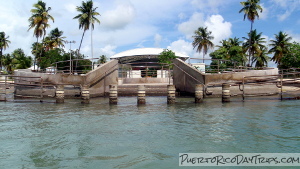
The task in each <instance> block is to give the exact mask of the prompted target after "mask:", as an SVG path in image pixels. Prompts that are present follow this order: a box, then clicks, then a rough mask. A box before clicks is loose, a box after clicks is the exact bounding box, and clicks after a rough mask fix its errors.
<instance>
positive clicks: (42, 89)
mask: <svg viewBox="0 0 300 169" xmlns="http://www.w3.org/2000/svg"><path fill="white" fill-rule="evenodd" d="M43 93H44V81H43V78H41V99H43Z"/></svg>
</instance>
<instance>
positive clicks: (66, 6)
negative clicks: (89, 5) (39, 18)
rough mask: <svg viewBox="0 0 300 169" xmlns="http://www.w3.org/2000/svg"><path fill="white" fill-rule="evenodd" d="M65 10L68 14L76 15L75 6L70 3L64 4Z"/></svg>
mask: <svg viewBox="0 0 300 169" xmlns="http://www.w3.org/2000/svg"><path fill="white" fill-rule="evenodd" d="M65 9H66V10H67V11H68V12H70V13H76V5H74V4H72V3H69V4H66V5H65Z"/></svg>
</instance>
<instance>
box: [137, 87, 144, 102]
mask: <svg viewBox="0 0 300 169" xmlns="http://www.w3.org/2000/svg"><path fill="white" fill-rule="evenodd" d="M137 104H146V91H145V85H138V97H137Z"/></svg>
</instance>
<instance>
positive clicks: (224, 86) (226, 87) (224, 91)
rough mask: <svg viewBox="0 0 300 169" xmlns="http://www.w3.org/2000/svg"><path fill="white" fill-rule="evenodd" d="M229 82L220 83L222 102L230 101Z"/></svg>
mask: <svg viewBox="0 0 300 169" xmlns="http://www.w3.org/2000/svg"><path fill="white" fill-rule="evenodd" d="M229 88H230V84H228V83H223V84H222V102H230V89H229Z"/></svg>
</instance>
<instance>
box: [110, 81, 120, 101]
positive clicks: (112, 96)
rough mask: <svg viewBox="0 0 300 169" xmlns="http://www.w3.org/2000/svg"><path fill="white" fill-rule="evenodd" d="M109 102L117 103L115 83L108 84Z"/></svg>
mask: <svg viewBox="0 0 300 169" xmlns="http://www.w3.org/2000/svg"><path fill="white" fill-rule="evenodd" d="M109 104H118V87H117V85H109Z"/></svg>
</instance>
